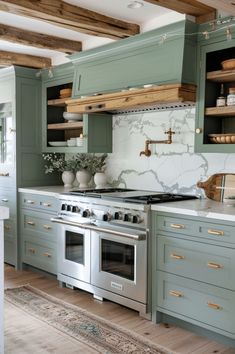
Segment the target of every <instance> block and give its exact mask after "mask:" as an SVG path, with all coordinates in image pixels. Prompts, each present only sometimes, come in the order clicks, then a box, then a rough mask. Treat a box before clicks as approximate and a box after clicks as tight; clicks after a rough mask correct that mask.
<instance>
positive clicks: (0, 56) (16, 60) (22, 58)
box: [0, 50, 51, 69]
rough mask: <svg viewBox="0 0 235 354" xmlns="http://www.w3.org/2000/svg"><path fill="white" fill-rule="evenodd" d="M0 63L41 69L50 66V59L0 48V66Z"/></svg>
mask: <svg viewBox="0 0 235 354" xmlns="http://www.w3.org/2000/svg"><path fill="white" fill-rule="evenodd" d="M1 65H2V66H10V65H19V66H26V67H29V68H35V69H43V68H48V67H50V66H51V59H50V58H43V57H38V56H34V55H28V54H20V53H14V52H6V51H2V50H0V66H1Z"/></svg>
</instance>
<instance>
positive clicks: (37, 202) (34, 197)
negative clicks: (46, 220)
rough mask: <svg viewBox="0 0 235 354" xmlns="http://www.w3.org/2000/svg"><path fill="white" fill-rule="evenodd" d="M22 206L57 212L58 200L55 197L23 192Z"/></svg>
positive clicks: (21, 197)
mask: <svg viewBox="0 0 235 354" xmlns="http://www.w3.org/2000/svg"><path fill="white" fill-rule="evenodd" d="M20 201H21V202H20V204H21V207H22V208H30V209H34V208H36V209H40V210H42V211H46V212H50V211H51V212H55V211H57V210H58V205H59V204H58V200H57V199H56V198H55V197H49V196H47V195H38V194H31V193H28V194H23V195H21V196H20Z"/></svg>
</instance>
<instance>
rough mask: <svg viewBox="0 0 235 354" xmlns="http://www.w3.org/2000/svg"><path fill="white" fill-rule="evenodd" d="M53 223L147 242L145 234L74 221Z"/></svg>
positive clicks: (60, 220)
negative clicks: (135, 233)
mask: <svg viewBox="0 0 235 354" xmlns="http://www.w3.org/2000/svg"><path fill="white" fill-rule="evenodd" d="M51 221H52V222H56V223H58V224H63V225H69V226H76V227H80V228H81V229H86V230H92V231H98V232H104V233H112V234H113V235H117V236H122V237H126V238H129V239H132V240H136V241H142V240H146V234H145V233H143V234H139V235H134V234H129V233H127V232H122V231H117V230H112V229H105V228H103V227H99V226H95V225H92V224H85V223H84V224H83V223H78V222H74V221H68V220H64V219H62V218H51Z"/></svg>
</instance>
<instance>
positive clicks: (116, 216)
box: [114, 211, 122, 220]
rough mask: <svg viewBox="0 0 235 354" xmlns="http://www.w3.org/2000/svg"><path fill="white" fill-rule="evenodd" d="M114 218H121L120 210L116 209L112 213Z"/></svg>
mask: <svg viewBox="0 0 235 354" xmlns="http://www.w3.org/2000/svg"><path fill="white" fill-rule="evenodd" d="M114 219H115V220H121V219H122V213H120V211H116V212H115V213H114Z"/></svg>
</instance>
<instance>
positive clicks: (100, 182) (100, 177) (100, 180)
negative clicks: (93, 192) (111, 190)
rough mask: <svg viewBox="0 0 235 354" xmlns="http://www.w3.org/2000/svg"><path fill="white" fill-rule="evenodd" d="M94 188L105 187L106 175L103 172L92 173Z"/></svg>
mask: <svg viewBox="0 0 235 354" xmlns="http://www.w3.org/2000/svg"><path fill="white" fill-rule="evenodd" d="M94 182H95V186H96V187H95V188H97V189H98V188H99V189H100V188H105V187H107V176H106V174H105V173H104V172H96V173H95V175H94Z"/></svg>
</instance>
